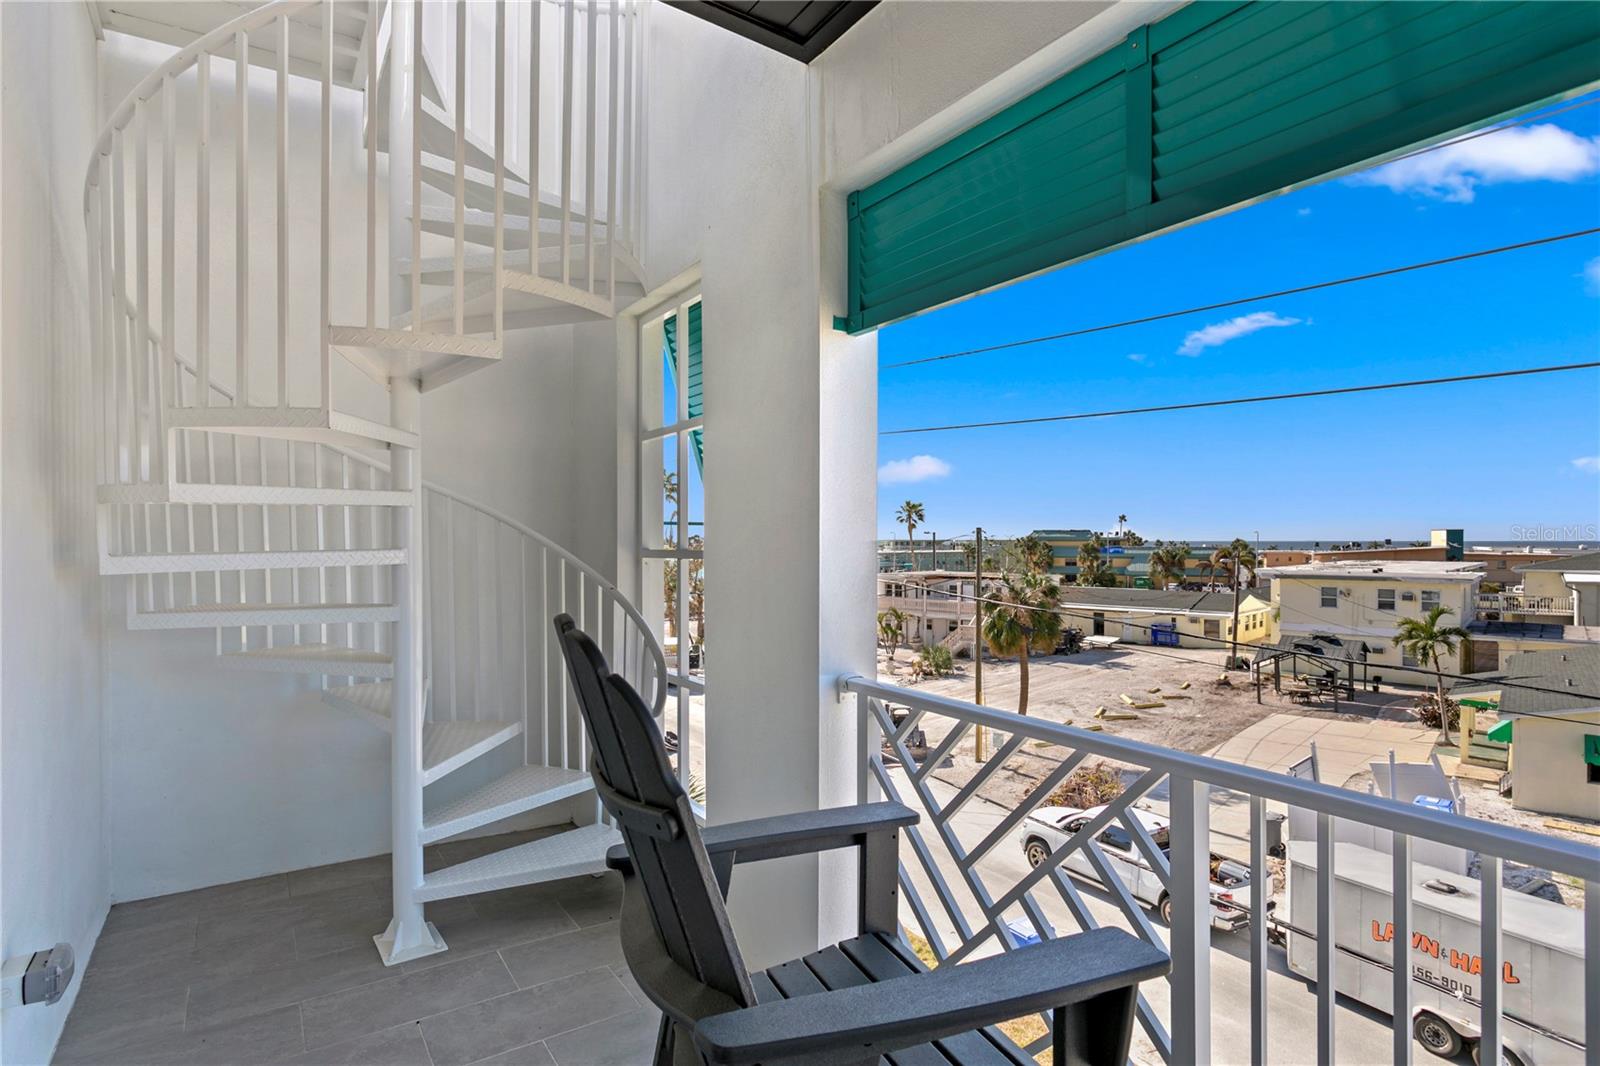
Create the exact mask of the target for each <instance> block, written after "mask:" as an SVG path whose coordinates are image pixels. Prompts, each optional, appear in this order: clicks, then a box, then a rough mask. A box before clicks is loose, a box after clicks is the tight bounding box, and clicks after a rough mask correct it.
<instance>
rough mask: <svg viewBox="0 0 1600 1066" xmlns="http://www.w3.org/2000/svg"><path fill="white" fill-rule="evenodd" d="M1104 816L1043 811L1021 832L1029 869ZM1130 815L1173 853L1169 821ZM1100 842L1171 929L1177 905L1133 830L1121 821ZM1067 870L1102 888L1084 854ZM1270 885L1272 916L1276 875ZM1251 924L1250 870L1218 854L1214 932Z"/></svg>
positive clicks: (1093, 810)
mask: <svg viewBox="0 0 1600 1066" xmlns="http://www.w3.org/2000/svg"><path fill="white" fill-rule="evenodd" d="M1103 810H1105V808H1104V807H1090V808H1089V809H1088V810H1086V811H1082V810H1079V809H1078V808H1076V807H1040V808H1039V809H1038V810H1036V811H1034V812H1033V813H1032V814H1030V815H1028V817H1027V818H1026V819H1025V820H1024V821H1023V823H1022V829H1021V840H1022V853H1023V854H1024V855H1025V856H1027V859H1028V865H1030V866H1038V865H1039V864H1040V863H1042V862H1044V861H1045V860H1046V859H1048V858H1049V857H1050V854H1051V852H1053V851H1055V850H1056V849H1057V848H1059V847H1060V846H1061V845H1063V844H1065V843H1066V842H1067V839H1068V838H1069V837H1071V836H1072V835H1073V834H1074V833H1076V832H1077V831H1078V830H1080V829H1082V828H1083V827H1084V826H1085V825H1086V824H1088V822H1089V821H1090V820H1091V819H1093V818H1094V817H1095V816H1097V815H1098V814H1100V812H1101V811H1103ZM1130 811H1131V812H1132V814H1133V816H1134V817H1135V818H1137V819H1138V820H1139V824H1140V825H1142V826H1143V827H1144V829H1145V832H1147V833H1149V834H1150V839H1151V841H1152V842H1153V843H1154V844H1155V846H1156V847H1158V848H1160V849H1161V851H1162V852H1163V853H1165V852H1166V850H1167V847H1168V844H1167V826H1168V824H1169V823H1168V821H1167V819H1165V818H1163V817H1161V816H1160V815H1159V814H1152V813H1151V812H1149V811H1144V810H1140V809H1139V808H1137V807H1133V808H1130ZM1094 839H1095V843H1096V844H1097V845H1099V847H1100V851H1101V853H1102V854H1103V855H1105V857H1106V861H1107V862H1108V863H1109V864H1110V866H1111V869H1112V870H1114V871H1115V872H1116V874H1117V876H1118V877H1119V878H1120V879H1121V880H1122V883H1123V884H1124V885H1125V886H1126V887H1127V889H1128V891H1129V893H1131V894H1132V896H1133V898H1134V899H1136V900H1138V901H1139V902H1140V903H1143V904H1144V905H1145V906H1146V907H1149V908H1151V909H1152V910H1154V911H1155V912H1156V913H1157V914H1159V915H1160V916H1161V920H1162V921H1164V922H1167V923H1168V924H1171V921H1172V904H1171V901H1170V900H1169V899H1168V897H1167V890H1166V887H1165V886H1164V885H1162V883H1161V878H1160V877H1159V876H1157V874H1156V872H1155V870H1153V869H1151V868H1150V864H1149V863H1148V862H1146V861H1145V858H1144V855H1143V854H1142V853H1141V852H1140V851H1139V846H1138V844H1137V843H1136V842H1135V841H1134V839H1133V835H1132V834H1131V833H1129V832H1128V830H1127V827H1125V826H1124V825H1123V824H1122V823H1121V822H1120V821H1113V822H1111V823H1110V824H1109V825H1107V826H1106V827H1105V828H1104V829H1102V830H1100V832H1099V833H1098V834H1097V835H1096V836H1095V838H1094ZM1061 866H1062V868H1063V869H1065V870H1066V871H1067V872H1068V873H1070V874H1072V875H1073V876H1075V877H1079V878H1082V879H1083V880H1085V881H1088V882H1090V883H1092V884H1096V885H1099V884H1101V881H1100V875H1099V874H1098V873H1097V872H1096V871H1095V868H1094V865H1093V864H1092V863H1091V862H1090V861H1089V856H1088V855H1087V854H1086V853H1085V852H1084V850H1083V849H1082V848H1077V849H1074V850H1073V851H1072V852H1071V853H1070V854H1069V855H1068V856H1067V857H1066V858H1065V859H1063V860H1062V862H1061ZM1267 879H1268V882H1269V883H1268V885H1267V910H1268V911H1271V910H1272V909H1273V907H1274V906H1275V904H1274V903H1273V901H1272V896H1273V894H1274V891H1275V888H1276V882H1275V881H1274V880H1273V878H1272V876H1271V875H1270V874H1269V875H1268V878H1267ZM1249 924H1250V868H1249V867H1248V866H1245V865H1244V864H1242V863H1238V862H1234V861H1233V860H1232V859H1225V858H1223V857H1222V856H1220V855H1217V854H1216V853H1212V856H1211V926H1212V928H1214V929H1224V930H1229V931H1232V930H1236V929H1243V928H1245V927H1247V926H1248V925H1249Z"/></svg>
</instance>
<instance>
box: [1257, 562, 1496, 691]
mask: <svg viewBox="0 0 1600 1066" xmlns="http://www.w3.org/2000/svg"><path fill="white" fill-rule="evenodd" d="M1261 573H1262V576H1263V577H1266V578H1268V579H1269V580H1270V581H1271V583H1272V606H1273V609H1274V610H1275V611H1276V613H1277V627H1278V632H1279V633H1280V634H1281V635H1283V636H1311V635H1313V634H1317V633H1332V634H1335V635H1337V636H1339V637H1341V638H1346V639H1348V638H1352V637H1353V638H1357V639H1359V640H1361V641H1362V642H1363V643H1365V644H1366V645H1367V648H1368V654H1367V660H1366V662H1367V669H1368V672H1369V676H1370V677H1371V678H1372V679H1373V680H1378V681H1388V682H1391V683H1399V684H1431V683H1432V675H1431V673H1428V674H1420V675H1419V674H1417V673H1414V672H1413V671H1414V670H1415V668H1417V667H1419V666H1420V664H1419V663H1417V662H1416V661H1415V660H1413V659H1412V658H1411V656H1410V655H1409V654H1407V653H1406V652H1404V651H1403V650H1402V649H1400V648H1396V647H1395V646H1394V637H1395V635H1396V634H1397V633H1398V632H1399V631H1400V630H1399V621H1400V619H1402V618H1421V617H1423V616H1425V615H1426V614H1427V613H1428V612H1429V611H1430V610H1432V609H1433V608H1434V607H1445V608H1447V609H1448V610H1449V611H1450V612H1451V613H1450V615H1449V624H1451V625H1459V626H1469V625H1470V624H1471V623H1472V622H1473V621H1474V620H1475V619H1476V617H1477V593H1478V586H1479V584H1481V583H1482V581H1483V564H1482V563H1477V562H1468V561H1466V560H1461V561H1459V562H1449V561H1441V560H1409V559H1406V560H1376V561H1360V562H1355V561H1342V562H1334V563H1322V562H1314V563H1303V564H1301V565H1298V566H1283V567H1269V568H1266V569H1264V570H1262V571H1261ZM1464 644H1465V642H1463V645H1462V646H1458V647H1457V649H1456V651H1455V653H1454V654H1451V655H1447V656H1445V657H1444V658H1443V660H1442V666H1443V668H1444V670H1445V671H1446V672H1447V673H1461V672H1464V671H1463V670H1462V666H1463V663H1462V657H1463V656H1464V655H1468V654H1470V653H1469V651H1468V649H1467V648H1466V647H1465V646H1464Z"/></svg>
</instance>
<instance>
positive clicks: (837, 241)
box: [621, 3, 1170, 965]
mask: <svg viewBox="0 0 1600 1066" xmlns="http://www.w3.org/2000/svg"><path fill="white" fill-rule="evenodd" d="M1102 7H1103V5H1098V4H1024V3H1017V4H1004V5H997V4H989V3H984V4H980V3H948V4H883V5H880V6H879V7H878V8H876V9H874V10H873V11H872V12H871V13H870V14H869V15H867V17H866V18H865V19H863V20H862V21H861V22H860V23H859V24H858V25H857V26H855V27H854V28H852V29H851V30H850V31H849V32H848V33H847V34H846V35H845V36H844V37H843V38H842V39H841V40H840V41H839V42H837V43H836V44H835V45H833V46H832V48H831V49H830V50H829V51H828V52H827V53H825V54H824V56H823V57H822V58H820V59H819V60H818V61H817V62H816V63H814V64H812V65H811V66H810V67H806V66H803V65H801V64H800V63H797V62H795V61H793V60H790V59H787V58H785V57H783V56H780V55H778V54H776V53H773V52H770V51H767V50H765V49H762V48H760V47H759V46H757V45H755V44H753V43H752V42H749V41H746V40H743V39H741V38H738V37H736V36H734V35H732V34H729V33H727V32H726V31H723V30H719V29H717V28H716V27H713V26H710V25H708V24H706V23H704V22H701V21H699V20H697V19H695V18H693V17H691V16H689V15H686V14H685V13H683V12H681V11H677V10H675V9H671V8H667V7H665V6H663V5H656V6H655V7H653V8H652V10H651V12H650V36H649V49H648V55H647V60H646V69H647V71H648V72H649V81H648V84H647V97H648V101H649V103H648V116H647V117H648V123H649V130H650V134H649V142H650V143H649V156H648V171H647V173H648V176H649V190H648V196H649V201H648V211H647V216H646V217H647V233H648V240H647V246H646V249H645V255H644V262H645V265H646V268H647V271H648V273H649V276H650V282H651V284H652V285H655V286H665V285H666V283H667V281H668V279H671V278H674V277H679V276H682V275H683V274H685V273H698V276H699V278H700V283H701V292H702V294H703V297H704V303H703V322H704V341H705V354H704V367H705V402H706V415H705V426H706V442H707V443H706V463H705V486H706V505H705V507H706V521H707V553H706V602H707V607H706V611H707V630H708V632H709V633H711V634H714V635H715V636H714V639H715V640H716V641H717V645H716V649H715V651H714V652H713V655H712V660H711V661H712V663H713V665H712V667H711V672H710V674H709V677H708V682H709V686H710V687H709V690H708V694H707V704H706V716H707V726H706V735H707V773H706V777H707V788H708V803H709V809H710V817H711V819H712V821H714V822H723V821H729V820H735V819H741V818H750V817H758V816H761V815H767V814H774V813H780V812H788V811H796V810H805V809H814V808H817V807H828V806H835V805H840V804H847V803H852V802H855V800H856V797H857V780H856V774H857V770H858V755H857V752H856V735H855V716H854V713H853V706H852V705H851V704H852V701H843V702H841V701H839V700H838V699H837V698H836V696H835V691H834V681H835V678H836V677H837V676H838V675H839V674H841V673H849V672H856V673H862V674H870V673H871V672H872V670H873V667H874V652H873V642H874V638H875V633H874V623H873V618H874V614H873V602H874V576H875V573H876V556H875V549H874V538H875V535H876V529H875V525H876V519H875V509H876V484H875V480H876V457H877V371H876V354H877V344H876V339H875V337H873V336H871V335H868V336H864V337H858V338H850V337H846V336H844V335H843V334H840V333H837V332H835V331H834V330H833V329H832V316H833V315H834V314H838V313H842V308H843V306H844V300H845V292H844V280H845V278H844V269H843V264H844V261H845V235H844V210H843V205H844V197H845V194H846V193H847V192H849V191H850V190H851V189H852V188H855V187H858V186H859V185H860V184H863V183H865V182H866V181H870V180H872V179H874V178H876V177H878V176H881V175H882V174H883V173H887V172H888V171H890V170H892V169H893V168H894V167H895V166H898V165H900V164H903V163H904V162H907V161H909V160H910V159H913V158H915V157H916V156H918V155H920V154H922V153H923V152H925V151H927V150H929V149H930V148H932V147H934V146H935V145H936V144H938V143H940V142H942V141H943V140H944V139H946V138H948V137H949V136H952V135H954V134H955V133H957V132H959V131H960V130H961V129H964V128H965V127H966V126H968V125H971V124H972V123H973V122H975V121H978V120H979V119H981V118H982V117H985V116H986V115H987V114H989V113H992V112H993V111H994V110H997V109H999V108H1000V107H1003V106H1004V105H1005V104H1007V103H1010V102H1011V101H1012V100H1015V99H1017V98H1019V97H1020V96H1022V95H1025V94H1026V92H1028V91H1031V89H1033V88H1037V87H1038V86H1039V85H1042V84H1044V83H1045V82H1047V81H1048V80H1050V79H1051V78H1052V77H1055V76H1058V75H1059V74H1060V73H1062V72H1064V71H1065V70H1066V69H1069V68H1070V66H1072V65H1074V64H1075V63H1076V62H1081V61H1082V60H1083V59H1085V58H1088V57H1089V56H1091V55H1093V54H1096V53H1097V52H1099V51H1101V50H1103V49H1104V48H1105V47H1108V46H1109V45H1110V44H1111V43H1113V42H1114V41H1115V40H1117V39H1120V36H1121V35H1122V34H1125V33H1126V32H1127V29H1128V28H1129V27H1130V26H1131V25H1132V24H1134V23H1135V22H1136V21H1143V20H1145V18H1154V17H1159V14H1160V13H1161V12H1162V11H1164V10H1167V9H1168V8H1169V7H1170V5H1166V6H1163V5H1147V6H1145V7H1142V8H1140V9H1139V12H1138V13H1135V12H1132V11H1128V10H1116V9H1113V10H1114V12H1115V14H1116V17H1117V19H1118V20H1120V21H1119V22H1118V24H1117V25H1111V24H1110V22H1109V21H1107V20H1105V19H1100V20H1099V22H1098V23H1097V22H1096V17H1097V16H1099V15H1101V14H1102ZM1123 7H1124V8H1126V7H1127V5H1123ZM1091 25H1092V26H1093V32H1088V31H1089V29H1090V26H1091ZM1072 31H1077V32H1076V33H1075V34H1074V33H1073V32H1072ZM1069 38H1070V39H1069ZM663 294H664V293H663ZM621 365H622V366H623V368H624V372H628V366H629V364H628V363H626V362H624V363H623V364H621ZM628 476H631V473H630V474H629V475H628ZM646 476H647V477H648V476H650V474H649V472H648V471H647V472H646ZM624 525H625V523H624ZM778 753H782V754H781V757H780V756H779V755H778ZM851 862H853V859H852V858H851V857H850V856H848V855H842V854H838V853H836V854H833V855H829V856H826V857H823V858H821V859H794V860H789V861H787V862H785V863H781V864H763V865H764V866H766V867H771V868H770V869H767V868H763V867H759V866H758V867H754V868H751V869H749V870H746V869H743V868H741V870H740V872H739V877H738V879H737V880H736V883H735V885H734V889H733V893H732V896H731V899H730V908H731V911H732V913H733V918H734V922H735V925H736V927H737V928H738V931H739V934H740V940H741V945H742V946H743V948H744V950H745V952H746V956H747V957H746V961H747V962H749V963H751V964H752V965H762V964H763V963H764V962H769V961H772V960H774V959H776V958H778V957H786V956H792V955H794V954H796V953H798V952H799V951H801V950H806V949H808V948H809V947H811V946H814V945H815V944H816V943H817V942H819V941H826V940H829V939H831V938H835V937H837V936H840V935H845V934H846V933H847V932H849V931H850V930H851V929H852V928H853V923H854V921H855V914H856V911H855V906H856V900H855V892H854V887H853V883H852V881H851V878H850V877H849V876H839V875H847V874H848V872H849V869H848V867H849V864H850V863H851Z"/></svg>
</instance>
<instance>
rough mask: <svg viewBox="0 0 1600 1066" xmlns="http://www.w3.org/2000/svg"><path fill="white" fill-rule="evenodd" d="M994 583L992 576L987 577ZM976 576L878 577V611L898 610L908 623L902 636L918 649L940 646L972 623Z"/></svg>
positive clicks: (937, 573)
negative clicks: (932, 645)
mask: <svg viewBox="0 0 1600 1066" xmlns="http://www.w3.org/2000/svg"><path fill="white" fill-rule="evenodd" d="M984 576H985V581H986V582H989V583H992V582H993V580H994V577H993V575H992V574H987V573H986V574H985V575H984ZM976 588H977V574H976V573H975V572H974V571H971V570H966V571H962V570H911V571H906V572H904V573H896V574H879V575H878V611H879V612H880V613H881V612H883V611H889V610H899V611H902V612H904V613H905V615H906V618H907V620H908V624H907V625H906V627H905V631H904V633H903V634H902V636H901V640H903V641H904V642H905V643H907V644H910V645H913V646H916V645H921V644H937V643H939V642H940V641H943V640H945V639H946V638H948V637H949V636H950V634H952V633H956V632H958V631H959V630H961V629H962V627H963V625H966V626H970V625H971V624H972V616H973V611H974V608H975V604H974V602H973V597H974V596H975V595H976Z"/></svg>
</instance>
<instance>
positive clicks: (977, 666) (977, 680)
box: [972, 526, 989, 763]
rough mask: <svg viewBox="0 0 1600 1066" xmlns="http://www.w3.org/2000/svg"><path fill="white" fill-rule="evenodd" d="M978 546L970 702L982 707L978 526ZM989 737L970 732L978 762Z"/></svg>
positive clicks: (979, 539)
mask: <svg viewBox="0 0 1600 1066" xmlns="http://www.w3.org/2000/svg"><path fill="white" fill-rule="evenodd" d="M974 538H975V539H976V541H977V546H978V562H977V565H976V566H975V567H973V569H974V570H975V571H976V573H977V576H976V578H975V580H974V581H973V584H972V590H973V597H972V680H973V685H974V689H975V691H974V693H973V697H972V702H973V703H976V704H977V705H978V706H980V707H981V706H983V527H982V526H979V527H978V528H977V530H976V531H975V533H974ZM988 741H989V737H988V733H987V731H986V730H985V729H984V728H983V726H981V725H980V726H974V727H973V730H972V755H973V758H975V759H976V760H977V761H978V762H980V763H981V762H984V761H985V760H987V759H988V757H989V753H988V751H987V750H986V749H987V748H988V746H989V744H988Z"/></svg>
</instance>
